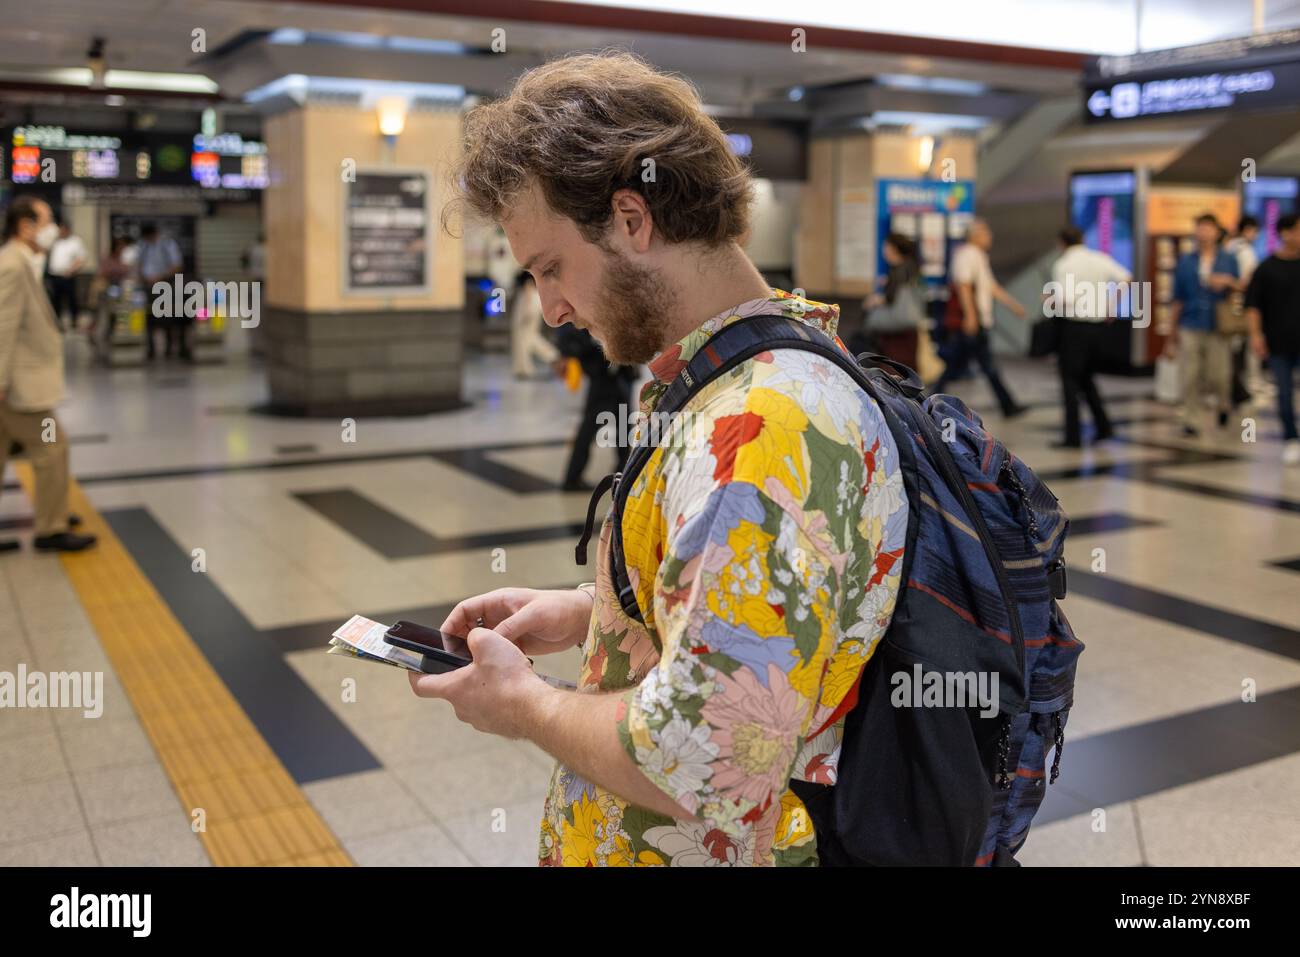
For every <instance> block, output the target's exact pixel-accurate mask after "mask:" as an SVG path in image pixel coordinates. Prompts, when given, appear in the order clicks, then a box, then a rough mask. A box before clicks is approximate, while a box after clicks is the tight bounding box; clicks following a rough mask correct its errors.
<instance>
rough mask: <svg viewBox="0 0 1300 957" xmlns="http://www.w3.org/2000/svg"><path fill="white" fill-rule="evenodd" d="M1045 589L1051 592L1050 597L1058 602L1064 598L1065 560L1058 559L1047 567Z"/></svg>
mask: <svg viewBox="0 0 1300 957" xmlns="http://www.w3.org/2000/svg"><path fill="white" fill-rule="evenodd" d="M1047 587H1048V588H1050V589H1051V590H1052V597H1053V598H1055V599H1056V600H1057V601H1060V600H1061V599H1062V598H1064V597H1065V559H1064V558H1058V559H1057V560H1056V561H1054V562H1052V564H1050V565H1048V566H1047Z"/></svg>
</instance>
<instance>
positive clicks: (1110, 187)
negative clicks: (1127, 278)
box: [1070, 170, 1137, 272]
mask: <svg viewBox="0 0 1300 957" xmlns="http://www.w3.org/2000/svg"><path fill="white" fill-rule="evenodd" d="M1136 197H1137V174H1136V173H1134V172H1133V171H1132V170H1108V171H1103V172H1095V173H1074V174H1072V175H1071V176H1070V222H1071V223H1073V224H1074V225H1075V226H1077V227H1078V228H1079V229H1080V230H1082V231H1083V243H1084V245H1085V246H1087V247H1088V248H1089V249H1096V250H1099V251H1100V252H1103V253H1106V254H1107V255H1109V256H1110V257H1111V258H1112V259H1114V260H1115V261H1116V262H1118V263H1119V264H1120V265H1121V266H1123V267H1124V268H1125V269H1127V270H1128V271H1129V272H1132V271H1133V268H1134V263H1135V261H1136V260H1135V256H1134V252H1135V249H1134V243H1135V240H1134V229H1135V204H1136Z"/></svg>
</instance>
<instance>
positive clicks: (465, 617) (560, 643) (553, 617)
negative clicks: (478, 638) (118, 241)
mask: <svg viewBox="0 0 1300 957" xmlns="http://www.w3.org/2000/svg"><path fill="white" fill-rule="evenodd" d="M480 619H481V622H480ZM590 621H591V596H590V595H589V594H588V593H587V592H586V591H585V590H583V589H580V588H556V589H553V590H549V591H542V590H539V589H536V588H498V589H496V590H495V591H490V592H488V593H487V594H485V595H476V596H475V597H473V598H466V599H465V600H464V601H462V602H461V603H460V604H459V605H457V606H456V607H455V608H453V609H452V610H451V614H450V615H448V616H447V620H446V621H444V622H443V623H442V627H441V628H440V629H439V630H440V631H443V632H446V633H447V634H451V635H468V634H469V632H470V629H471V628H475V627H487V628H491V629H492V630H493V631H495V632H496V633H497V634H498V635H500V636H501V637H503V638H505V639H507V640H509V641H511V642H514V644H516V645H517V646H518V647H519V649H520V651H522V652H523V653H524V654H525V655H549V654H552V653H554V652H557V651H564V650H565V649H567V648H572V647H573V646H574V645H577V644H580V643H581V642H582V641H583V640H584V639H585V638H586V637H587V625H588V623H589V622H590Z"/></svg>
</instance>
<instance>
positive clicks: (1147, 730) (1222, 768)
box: [1030, 686, 1300, 840]
mask: <svg viewBox="0 0 1300 957" xmlns="http://www.w3.org/2000/svg"><path fill="white" fill-rule="evenodd" d="M1296 751H1300V686H1297V687H1293V688H1286V689H1284V690H1282V691H1275V692H1271V693H1269V694H1263V695H1260V696H1259V698H1258V699H1257V700H1255V701H1250V702H1246V701H1234V702H1231V703H1229V704H1222V705H1216V706H1214V707H1211V708H1202V709H1201V710H1199V711H1190V712H1187V713H1186V714H1176V715H1172V716H1170V717H1168V718H1161V719H1159V720H1157V721H1148V722H1145V723H1143V724H1137V725H1132V726H1130V727H1127V728H1119V729H1117V730H1115V731H1107V732H1104V733H1102V734H1094V735H1090V736H1089V737H1086V738H1082V739H1080V740H1078V741H1071V740H1070V734H1069V724H1068V722H1067V724H1066V735H1065V748H1064V749H1063V750H1062V752H1061V776H1060V777H1059V778H1058V779H1057V781H1056V783H1055V784H1051V785H1048V786H1047V795H1046V797H1045V798H1044V800H1043V806H1042V809H1041V810H1040V811H1039V812H1038V815H1037V816H1036V817H1035V818H1034V824H1035V825H1040V824H1046V823H1050V822H1051V821H1058V820H1061V819H1063V818H1067V817H1073V816H1074V815H1075V814H1082V813H1087V812H1090V811H1092V810H1093V809H1094V808H1100V807H1113V806H1114V805H1116V804H1121V803H1124V802H1126V801H1132V800H1134V799H1135V798H1141V797H1147V796H1148V795H1151V794H1156V793H1158V792H1160V791H1167V790H1169V789H1170V788H1175V787H1179V786H1181V785H1184V784H1191V783H1193V782H1195V781H1201V780H1204V779H1205V778H1208V777H1213V776H1214V775H1216V774H1227V773H1228V772H1230V771H1236V770H1239V769H1241V768H1246V767H1250V766H1251V765H1255V764H1261V763H1263V762H1265V761H1271V760H1273V759H1275V758H1282V757H1286V756H1287V755H1288V754H1294V753H1295V752H1296ZM1032 835H1033V832H1032V831H1031V832H1030V840H1033V836H1032Z"/></svg>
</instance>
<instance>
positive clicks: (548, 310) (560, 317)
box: [542, 296, 573, 329]
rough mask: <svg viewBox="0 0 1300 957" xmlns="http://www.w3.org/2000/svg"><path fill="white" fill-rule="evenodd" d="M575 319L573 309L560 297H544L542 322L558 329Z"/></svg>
mask: <svg viewBox="0 0 1300 957" xmlns="http://www.w3.org/2000/svg"><path fill="white" fill-rule="evenodd" d="M572 317H573V307H572V306H570V305H569V304H568V303H567V302H566V301H565V300H564V299H563V298H562V297H560V296H543V297H542V321H543V322H545V323H546V324H547V325H548V326H550V327H551V328H552V329H558V328H560V326H562V325H564V324H565V323H566V322H568V321H569V320H570V319H571V318H572Z"/></svg>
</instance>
